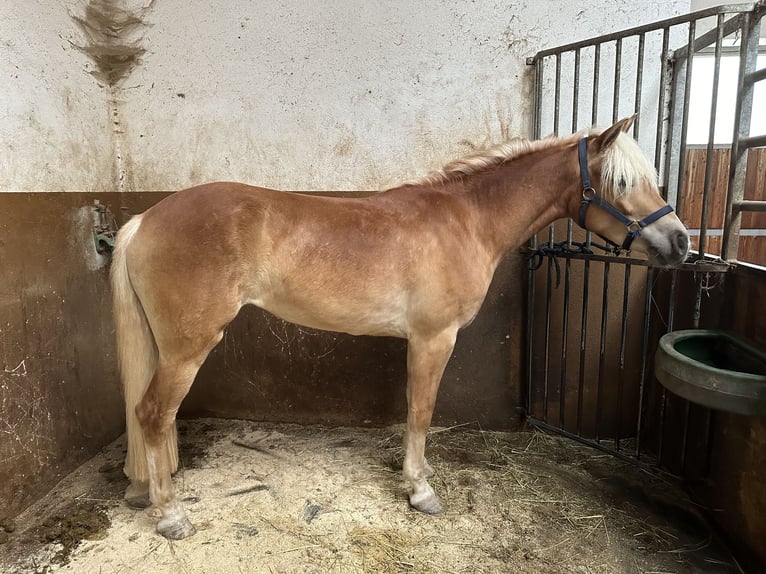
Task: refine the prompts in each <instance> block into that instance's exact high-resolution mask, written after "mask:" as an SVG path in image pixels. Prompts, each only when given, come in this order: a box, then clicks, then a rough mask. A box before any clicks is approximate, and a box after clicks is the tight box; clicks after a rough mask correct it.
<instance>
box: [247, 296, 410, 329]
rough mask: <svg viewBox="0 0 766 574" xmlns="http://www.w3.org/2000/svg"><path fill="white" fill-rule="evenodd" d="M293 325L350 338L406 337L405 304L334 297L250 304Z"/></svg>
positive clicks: (265, 299)
mask: <svg viewBox="0 0 766 574" xmlns="http://www.w3.org/2000/svg"><path fill="white" fill-rule="evenodd" d="M247 303H251V304H253V305H256V306H257V307H260V308H261V309H264V310H266V311H268V312H269V313H272V314H274V315H276V316H277V317H279V318H280V319H284V320H285V321H289V322H290V323H295V324H297V325H302V326H304V327H310V328H313V329H322V330H325V331H337V332H341V333H349V334H350V335H381V336H391V337H406V336H407V333H408V325H407V318H406V306H405V305H404V301H401V302H398V301H390V300H389V301H366V300H357V301H355V300H351V301H349V300H346V301H342V300H337V299H335V298H333V297H331V296H329V297H328V296H325V297H321V295H320V296H316V295H307V296H304V297H290V298H287V297H280V296H270V297H257V298H253V299H250V300H248V301H247Z"/></svg>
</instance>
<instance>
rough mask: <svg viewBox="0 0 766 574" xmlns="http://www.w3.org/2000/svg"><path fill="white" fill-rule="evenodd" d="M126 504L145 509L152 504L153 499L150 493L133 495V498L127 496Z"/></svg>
mask: <svg viewBox="0 0 766 574" xmlns="http://www.w3.org/2000/svg"><path fill="white" fill-rule="evenodd" d="M125 504H127V505H128V507H130V508H133V509H135V510H143V509H144V508H149V507H150V506H151V505H152V501H151V500H149V495H148V494H144V495H141V496H133V497H131V498H128V497H127V496H126V497H125Z"/></svg>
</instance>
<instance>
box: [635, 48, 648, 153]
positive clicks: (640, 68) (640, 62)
mask: <svg viewBox="0 0 766 574" xmlns="http://www.w3.org/2000/svg"><path fill="white" fill-rule="evenodd" d="M645 44H646V37H645V35H644V34H641V35H639V37H638V54H637V57H636V93H635V96H634V98H633V112H634V113H636V114H638V115H636V120H635V121H634V122H633V137H634V138H635V139H638V135H639V133H641V132H640V128H641V114H639V112H640V111H641V95H642V88H643V87H644V49H645V48H646V46H645Z"/></svg>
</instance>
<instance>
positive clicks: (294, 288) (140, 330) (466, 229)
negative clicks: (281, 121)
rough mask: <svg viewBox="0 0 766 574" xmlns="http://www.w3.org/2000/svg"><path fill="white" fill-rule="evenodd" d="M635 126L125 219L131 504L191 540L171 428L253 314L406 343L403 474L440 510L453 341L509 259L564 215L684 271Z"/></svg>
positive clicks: (232, 192)
mask: <svg viewBox="0 0 766 574" xmlns="http://www.w3.org/2000/svg"><path fill="white" fill-rule="evenodd" d="M634 118H635V116H633V117H629V118H625V119H623V120H620V121H618V122H616V123H615V124H614V125H612V126H611V127H609V128H607V129H597V128H592V129H590V130H585V131H584V132H578V133H576V134H573V135H570V136H565V137H556V136H549V137H547V138H544V139H540V140H535V141H530V140H527V139H523V138H515V139H512V140H509V141H507V142H505V143H503V144H500V145H497V146H495V147H492V148H490V149H488V150H486V151H483V152H476V153H473V154H471V155H468V156H466V157H462V158H460V159H457V160H455V161H452V162H451V163H448V164H447V165H446V166H445V167H444V168H443V169H442V170H440V171H438V172H435V173H433V174H431V175H430V176H427V177H425V178H422V179H419V180H416V181H411V182H407V183H404V184H402V185H401V186H398V187H395V188H392V189H389V190H386V191H382V192H379V193H375V194H372V195H370V196H367V197H330V196H322V195H321V194H315V195H312V194H298V193H291V192H284V191H276V190H271V189H265V188H258V187H251V186H248V185H245V184H240V183H223V182H219V183H210V184H205V185H200V186H198V187H193V188H189V189H186V190H183V191H179V192H177V193H175V194H173V195H170V196H168V197H166V198H165V199H163V200H162V201H160V202H159V203H157V204H156V205H154V206H153V207H151V208H150V209H148V210H147V211H145V212H144V213H142V214H139V215H136V216H134V217H132V218H131V219H130V220H129V221H128V222H127V223H126V224H125V225H124V226H123V228H122V229H121V230H120V231H119V233H118V236H117V240H116V246H115V250H114V257H113V262H112V269H111V283H112V289H113V305H114V320H115V328H116V337H117V349H118V361H119V367H120V372H121V378H122V385H123V391H124V392H123V394H124V399H125V405H126V427H127V440H128V452H127V455H126V460H125V466H124V471H125V474H126V475H127V477H128V478H129V479H130V485H129V486H128V488H127V491H126V493H125V498H126V500H127V501H128V503H129V504H131V505H132V506H134V507H148V506H149V505H153V506H154V507H156V508H157V509H159V512H160V514H161V516H160V518H159V521H158V523H157V531H158V532H159V533H160V534H161V535H163V536H165V537H166V538H169V539H181V538H185V537H187V536H190V535H192V534H194V532H195V529H194V526H193V525H192V524H191V522H190V521H189V520H188V518H187V517H186V514H185V512H184V510H183V508H182V506H181V505H180V504H179V503H178V502H177V500H176V497H175V493H174V489H173V482H172V478H171V474H172V473H173V472H174V471H175V470H176V469H177V466H178V453H177V437H176V430H175V417H176V413H177V411H178V408H179V406H180V404H181V401H182V400H183V398H184V397H185V396H186V394H187V392H188V391H189V389H190V387H191V384H192V382H193V381H194V378H195V375H196V373H197V371H198V369H199V368H200V366H201V365H202V363H203V361H204V360H205V358H206V357H207V355H208V353H209V352H210V351H211V350H212V349H213V347H215V345H216V344H217V343H218V342H219V341H220V340H221V338H222V336H223V332H224V329H225V328H226V326H227V325H228V324H229V322H231V321H232V319H234V317H235V316H236V315H237V313H238V312H239V310H240V308H242V306H244V305H249V304H252V305H257V306H258V307H261V308H262V309H265V310H266V311H268V312H270V313H272V314H274V315H276V316H277V317H280V318H282V319H284V320H286V321H290V322H293V323H296V324H299V325H303V326H307V327H312V328H316V329H323V330H328V331H337V332H345V333H349V334H351V335H383V336H395V337H401V338H405V339H406V340H407V342H408V343H407V387H406V388H407V390H406V398H407V423H406V429H405V432H404V448H405V458H404V463H403V469H402V473H403V476H404V480H405V484H406V485H407V491H408V492H407V493H408V496H409V504H410V505H411V506H412V507H413V508H414V509H417V510H419V511H422V512H424V513H427V514H437V513H439V512H441V511H442V502H441V500H440V498H439V497H438V496H437V494H436V493H435V492H434V490H433V488H432V487H431V486H430V485H429V483H428V478H429V477H430V476H432V474H433V470H432V468H431V467H430V466H429V464H428V462H427V460H426V458H425V441H426V433H427V431H428V428H429V426H430V424H431V417H432V413H433V410H434V404H435V402H436V396H437V390H438V388H439V384H440V381H441V378H442V373H443V371H444V368H445V366H446V364H447V361H448V359H449V357H450V356H451V353H452V350H453V347H454V345H455V339H456V337H457V334H458V331H459V330H460V329H461V328H462V327H464V326H466V325H468V324H469V323H470V322H471V321H472V319H473V318H474V317H475V316H476V315H477V313H478V311H479V308H480V307H481V305H482V302H483V300H484V298H485V296H486V293H487V289H488V287H489V284H490V281H491V279H492V276H493V274H494V272H495V269H496V267H497V265H498V263H499V262H500V260H501V258H502V257H503V256H504V254H505V253H507V252H508V251H509V250H510V249H512V248H516V247H518V246H520V245H521V244H522V242H523V241H524V240H525V239H527V238H529V237H530V236H532V235H533V234H535V233H536V232H538V231H539V230H540V229H542V228H543V227H544V226H546V225H548V224H550V223H551V222H553V221H554V220H557V219H560V218H564V217H572V218H574V219H575V220H576V221H579V223H580V224H581V225H582V226H583V227H585V228H587V229H588V230H591V231H593V232H594V233H598V234H599V235H601V236H603V237H604V238H607V239H608V240H610V241H612V242H614V243H617V244H620V243H622V245H623V246H625V245H626V243H627V247H629V248H631V249H632V250H633V251H634V252H635V253H641V254H643V255H644V256H645V257H647V258H648V259H649V261H650V263H652V264H655V265H658V266H666V267H669V266H675V265H679V264H680V263H682V262H683V261H684V260H685V259H686V257H687V254H688V250H689V236H688V234H687V232H686V229H685V228H684V225H683V224H682V223H681V221H680V220H679V219H678V217H677V216H676V215H675V213H672V209H670V207H669V206H667V205H666V203H665V201H664V200H663V199H662V197H661V196H660V193H659V191H658V187H657V173H656V171H655V169H654V167H653V166H652V165H651V164H650V163H649V161H648V160H647V159H646V156H645V155H644V154H643V153H642V151H641V150H640V148H639V146H638V144H637V142H636V141H635V140H634V139H633V138H632V137H630V136H629V135H627V134H626V132H627V130H628V129H629V128H630V127H631V125H632V123H633V121H634ZM594 207H595V208H594Z"/></svg>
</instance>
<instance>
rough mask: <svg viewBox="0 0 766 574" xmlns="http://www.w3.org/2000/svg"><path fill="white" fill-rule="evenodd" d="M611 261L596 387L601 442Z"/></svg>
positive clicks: (606, 277) (606, 279)
mask: <svg viewBox="0 0 766 574" xmlns="http://www.w3.org/2000/svg"><path fill="white" fill-rule="evenodd" d="M608 293H609V261H605V262H604V288H603V291H602V293H601V339H600V342H599V358H598V386H597V388H596V442H601V428H600V427H601V424H600V423H601V412H602V410H603V408H604V404H603V403H604V401H603V394H604V393H603V392H602V391H603V388H602V387H603V383H604V378H605V370H606V336H607V328H608V321H607V313H608V306H609V297H608Z"/></svg>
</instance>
